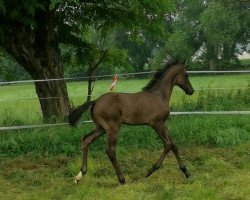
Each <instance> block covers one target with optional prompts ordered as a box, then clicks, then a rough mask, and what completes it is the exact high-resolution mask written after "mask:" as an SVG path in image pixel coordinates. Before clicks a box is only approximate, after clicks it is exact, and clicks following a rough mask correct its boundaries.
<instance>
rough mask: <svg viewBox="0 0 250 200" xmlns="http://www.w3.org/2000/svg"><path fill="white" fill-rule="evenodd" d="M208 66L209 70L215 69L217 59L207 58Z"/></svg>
mask: <svg viewBox="0 0 250 200" xmlns="http://www.w3.org/2000/svg"><path fill="white" fill-rule="evenodd" d="M209 66H210V70H211V71H216V70H217V69H218V68H217V61H216V60H215V59H209Z"/></svg>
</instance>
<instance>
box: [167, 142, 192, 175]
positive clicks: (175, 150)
mask: <svg viewBox="0 0 250 200" xmlns="http://www.w3.org/2000/svg"><path fill="white" fill-rule="evenodd" d="M170 139H171V138H170ZM171 150H172V152H173V153H174V155H175V158H176V160H177V162H178V164H179V167H180V169H181V171H182V172H183V173H184V174H185V176H186V177H187V178H188V177H189V176H190V173H189V172H188V170H187V167H186V166H185V164H184V163H183V161H182V159H181V157H180V154H179V150H178V148H177V147H176V145H175V144H174V143H173V142H172V148H171Z"/></svg>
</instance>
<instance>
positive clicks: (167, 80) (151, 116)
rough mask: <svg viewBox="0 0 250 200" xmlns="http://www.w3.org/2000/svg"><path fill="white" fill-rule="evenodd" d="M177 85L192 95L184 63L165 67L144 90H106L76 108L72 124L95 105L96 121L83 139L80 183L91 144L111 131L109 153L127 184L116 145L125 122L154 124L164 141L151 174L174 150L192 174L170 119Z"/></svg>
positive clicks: (72, 116) (114, 165)
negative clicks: (173, 133)
mask: <svg viewBox="0 0 250 200" xmlns="http://www.w3.org/2000/svg"><path fill="white" fill-rule="evenodd" d="M175 85H177V86H179V87H180V88H181V89H183V90H184V91H185V93H186V94H188V95H192V94H193V92H194V90H193V87H192V85H191V83H190V81H189V79H188V74H187V71H186V69H185V66H184V65H183V64H180V63H177V62H175V63H171V64H167V65H166V67H165V68H163V69H161V70H159V71H158V72H156V73H155V75H154V78H153V79H152V80H151V81H150V82H149V83H148V85H146V87H144V88H143V90H142V91H141V92H138V93H133V94H126V93H106V94H104V95H102V96H100V97H99V98H98V99H96V100H94V101H89V102H86V103H84V104H83V105H81V106H79V107H78V108H76V109H74V110H73V111H72V112H71V113H70V115H69V123H70V124H71V125H75V124H76V123H77V121H78V120H79V119H80V117H81V115H82V114H83V113H84V112H85V111H86V110H87V109H89V108H90V107H91V117H92V119H93V122H94V123H95V126H96V128H95V130H93V131H92V132H91V133H89V134H88V135H86V136H84V137H83V138H82V139H81V144H82V151H83V158H82V166H81V169H80V172H79V174H78V175H77V176H76V178H75V181H76V183H77V182H78V181H80V180H81V179H82V176H83V175H84V174H85V173H86V172H87V154H88V147H89V145H90V143H91V142H92V141H93V140H95V139H97V138H98V137H100V136H101V135H103V134H104V133H107V149H106V152H107V155H108V157H109V159H110V161H111V163H112V165H113V167H114V169H115V172H116V174H117V177H118V180H119V182H120V183H122V184H124V183H125V178H124V176H123V174H122V171H121V167H120V165H119V163H118V161H117V158H116V151H115V149H116V144H117V139H118V134H119V130H120V127H121V124H130V125H142V124H144V125H145V124H147V125H149V126H151V127H152V128H153V129H154V130H155V132H156V133H157V134H158V136H159V137H160V138H161V140H162V141H163V143H164V150H163V152H162V154H161V156H160V158H159V159H158V160H157V162H156V163H155V164H154V165H153V167H152V168H151V169H149V171H148V173H147V177H148V176H150V175H151V174H152V173H153V172H154V171H155V170H157V169H159V167H160V165H161V164H162V162H163V160H164V159H165V157H166V156H167V154H168V153H169V152H170V151H172V152H173V153H174V155H175V157H176V159H177V161H178V164H179V167H180V169H181V170H182V172H183V173H184V174H185V176H186V177H189V176H190V174H189V172H188V171H187V168H186V166H185V165H184V163H183V161H182V159H181V158H180V155H179V152H178V149H177V147H176V145H175V144H174V143H173V142H172V140H171V137H170V133H169V130H168V127H167V125H166V123H165V122H166V120H167V118H168V116H169V114H170V108H169V100H170V96H171V93H172V90H173V87H174V86H175Z"/></svg>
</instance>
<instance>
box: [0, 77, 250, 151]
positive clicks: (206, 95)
mask: <svg viewBox="0 0 250 200" xmlns="http://www.w3.org/2000/svg"><path fill="white" fill-rule="evenodd" d="M229 77H230V78H232V77H231V76H219V77H218V76H208V77H202V78H201V77H193V78H192V81H193V84H194V85H195V87H201V86H202V87H203V86H206V87H208V86H209V85H210V87H212V88H214V87H217V86H218V85H217V84H221V81H224V85H223V87H228V88H229V85H230V84H229V82H228V81H230V82H231V85H232V86H231V89H228V90H219V91H218V90H210V89H209V88H207V89H206V90H203V91H199V92H196V94H195V95H194V97H189V96H186V95H184V94H183V92H182V91H180V90H175V91H174V93H173V97H172V99H171V110H172V111H196V110H198V111H202V110H203V111H210V110H249V108H250V101H249V96H250V88H249V85H247V84H246V82H247V81H246V77H248V76H246V75H241V76H239V75H237V76H236V77H238V78H240V77H241V78H243V81H242V79H240V81H238V82H237V81H236V82H235V80H228V78H229ZM206 78H208V79H209V80H210V81H212V80H215V79H216V81H217V82H216V84H215V83H212V84H211V83H210V81H204V80H206ZM147 81H148V80H127V79H124V80H123V81H120V82H121V83H119V84H120V87H119V88H118V89H120V90H122V91H123V90H128V89H127V87H128V85H129V84H131V83H133V85H135V86H136V88H135V90H137V89H138V90H139V88H141V85H144V83H145V82H147ZM101 83H102V84H101V85H100V86H101V87H97V88H96V92H97V93H98V92H100V91H101V90H103V88H104V87H107V86H108V85H109V82H107V81H102V82H101ZM80 84H82V83H79V82H78V83H69V84H68V86H69V91H70V95H71V96H74V95H76V94H80V93H81V94H82V93H84V92H81V90H82V88H83V86H81V85H80ZM198 84H200V86H198ZM237 84H238V85H237ZM243 86H244V87H243ZM20 87H21V86H16V87H13V86H12V87H11V89H12V92H13V93H11V92H10V93H11V94H9V92H7V91H5V89H6V88H5V87H3V88H0V91H1V90H2V91H5V92H4V93H5V94H6V96H7V97H8V95H9V98H11V97H14V96H15V93H17V94H18V95H20V97H21V94H22V93H20ZM239 87H242V89H236V88H239ZM21 88H22V89H23V90H24V91H23V93H24V94H25V95H28V94H30V95H31V96H32V95H34V94H33V93H32V87H30V85H28V86H23V87H21ZM244 88H245V89H244ZM72 91H74V92H73V93H72ZM7 97H4V98H7ZM75 100H77V101H75V102H74V103H75V104H79V103H82V102H83V100H81V101H80V98H78V99H75ZM78 101H79V102H78ZM7 103H8V102H5V103H4V104H3V105H4V107H3V109H2V107H1V110H0V113H1V119H0V126H13V125H23V124H37V123H42V117H41V115H40V113H39V112H40V111H38V110H39V106H38V104H37V103H35V104H27V102H26V104H25V106H23V107H25V109H27V110H23V107H22V103H23V102H22V103H20V102H16V103H14V102H10V105H12V106H16V108H15V109H8V107H6V105H7ZM88 119H90V116H89V113H86V114H85V115H84V116H83V118H82V120H88ZM249 121H250V116H239V115H235V116H174V117H170V119H169V120H168V124H169V127H170V130H171V132H172V137H173V139H174V140H175V141H176V143H177V144H178V145H180V146H193V145H206V146H213V147H232V146H236V145H238V144H240V143H244V142H245V141H247V140H249V139H250V134H249V132H250V128H249V124H250V123H249ZM93 128H94V127H93V124H80V125H79V126H77V127H76V128H70V127H68V126H62V127H51V128H41V129H27V130H16V131H6V132H1V135H0V138H1V139H0V154H2V155H21V154H22V155H23V154H52V155H56V154H61V153H65V154H67V155H74V154H78V153H80V143H79V141H80V137H81V136H83V135H85V134H87V133H88V132H90V131H91V130H92V129H93ZM105 140H106V139H105V136H103V137H102V138H101V139H99V140H97V141H96V142H94V144H93V145H92V146H91V148H92V149H93V150H94V151H100V150H104V148H105V145H106V141H105ZM119 146H120V147H121V149H122V148H124V149H128V148H131V149H134V148H137V149H141V148H144V149H159V148H161V147H162V142H161V141H160V140H159V139H158V137H157V136H156V134H155V133H154V132H153V130H152V129H151V128H150V127H147V126H138V127H131V126H125V125H124V126H123V127H122V129H121V133H120V137H119Z"/></svg>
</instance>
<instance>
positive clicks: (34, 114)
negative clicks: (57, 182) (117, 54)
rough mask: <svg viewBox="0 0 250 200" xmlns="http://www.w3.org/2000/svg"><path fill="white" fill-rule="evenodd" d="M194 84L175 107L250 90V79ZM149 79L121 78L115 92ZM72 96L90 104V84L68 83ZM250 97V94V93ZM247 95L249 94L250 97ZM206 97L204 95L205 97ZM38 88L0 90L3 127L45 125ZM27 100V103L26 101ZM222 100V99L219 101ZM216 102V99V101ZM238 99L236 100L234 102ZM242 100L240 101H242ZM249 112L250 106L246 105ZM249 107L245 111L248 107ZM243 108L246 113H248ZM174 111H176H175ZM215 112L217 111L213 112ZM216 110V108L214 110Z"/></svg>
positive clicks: (100, 88)
mask: <svg viewBox="0 0 250 200" xmlns="http://www.w3.org/2000/svg"><path fill="white" fill-rule="evenodd" d="M190 79H191V82H192V84H193V86H194V89H195V90H197V91H196V92H195V93H194V95H193V96H191V97H190V96H188V97H187V96H185V97H184V94H183V91H181V90H180V89H179V88H178V87H176V88H175V89H174V92H173V95H172V98H171V105H172V107H177V108H178V109H182V108H180V106H179V105H178V104H180V103H182V101H183V99H184V100H185V101H186V100H187V101H190V102H192V101H197V99H198V98H199V94H200V91H199V90H198V89H209V90H208V91H206V92H204V93H203V94H206V93H207V92H208V93H209V94H211V90H210V89H211V88H226V89H225V90H219V91H217V90H212V93H214V92H215V93H218V95H220V96H223V95H225V94H228V93H229V94H232V93H235V92H236V91H238V89H241V90H243V91H244V90H245V89H246V88H249V86H250V75H249V74H241V75H237V74H236V75H209V76H194V75H193V76H191V78H190ZM148 81H149V79H124V78H122V77H121V78H120V79H119V81H118V83H117V87H116V89H115V91H117V92H138V91H140V90H141V88H142V87H143V86H145V85H146V84H147V83H148ZM110 83H111V81H110V80H101V81H97V82H96V84H95V89H94V92H93V94H94V95H95V96H93V98H97V97H98V96H99V95H100V94H103V93H106V92H107V91H108V89H109V87H110ZM67 86H68V92H69V97H70V100H71V101H72V102H73V104H74V105H79V104H82V103H83V102H84V101H85V100H86V94H87V83H86V82H74V83H68V84H67ZM248 92H249V93H250V90H248ZM249 93H247V94H249ZM203 94H202V95H203ZM36 97H37V95H36V93H35V88H34V86H33V85H32V84H23V85H11V86H3V87H0V104H1V106H0V115H1V116H3V117H1V118H0V124H4V125H11V124H10V122H11V121H14V122H15V124H34V123H35V124H37V123H42V114H41V110H40V105H39V102H38V100H37V99H29V100H25V99H26V98H36ZM22 99H24V100H22ZM219 99H221V98H219ZM213 100H214V99H213ZM234 100H235V99H233V101H234ZM239 100H240V98H239ZM246 106H248V108H249V104H248V105H246ZM246 106H245V107H246ZM245 107H243V108H242V109H244V108H245ZM173 109H174V108H173ZM211 109H213V108H211ZM214 109H216V107H215V108H214Z"/></svg>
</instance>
